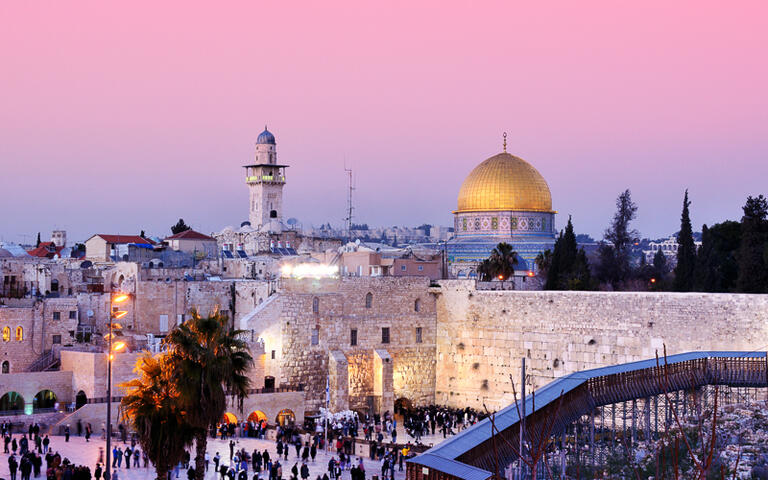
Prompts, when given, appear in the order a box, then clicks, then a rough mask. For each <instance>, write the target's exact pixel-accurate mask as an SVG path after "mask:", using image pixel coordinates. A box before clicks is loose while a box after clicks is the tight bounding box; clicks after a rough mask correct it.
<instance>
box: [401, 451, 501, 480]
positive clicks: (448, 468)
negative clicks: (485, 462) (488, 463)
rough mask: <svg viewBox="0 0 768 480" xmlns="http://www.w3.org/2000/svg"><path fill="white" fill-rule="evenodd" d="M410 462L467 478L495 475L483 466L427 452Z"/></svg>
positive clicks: (468, 479)
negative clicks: (475, 465)
mask: <svg viewBox="0 0 768 480" xmlns="http://www.w3.org/2000/svg"><path fill="white" fill-rule="evenodd" d="M409 462H410V463H415V464H417V465H422V466H424V467H428V468H434V469H435V470H439V471H441V472H447V473H450V474H451V475H453V476H456V477H459V478H463V479H465V480H486V479H487V478H490V477H492V476H493V474H492V473H491V472H489V471H487V470H483V469H482V468H477V467H473V466H472V465H467V464H466V463H461V462H457V461H456V460H451V459H447V458H443V457H439V456H437V455H432V454H430V453H428V452H425V453H423V454H421V455H419V456H418V457H416V458H414V459H412V460H409Z"/></svg>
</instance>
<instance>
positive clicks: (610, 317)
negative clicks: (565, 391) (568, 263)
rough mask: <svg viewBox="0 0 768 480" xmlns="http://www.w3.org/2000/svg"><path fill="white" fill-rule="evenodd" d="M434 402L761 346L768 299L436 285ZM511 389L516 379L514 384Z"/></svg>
mask: <svg viewBox="0 0 768 480" xmlns="http://www.w3.org/2000/svg"><path fill="white" fill-rule="evenodd" d="M440 284H441V286H442V288H440V292H441V293H440V294H439V295H438V300H437V309H438V313H437V332H438V334H437V365H438V367H437V375H436V379H437V383H436V394H435V395H436V400H437V402H438V403H445V404H449V405H454V406H460V407H463V406H467V405H470V406H473V407H476V408H481V407H482V403H483V401H485V402H486V403H487V404H488V407H489V408H499V407H502V406H505V405H508V404H509V403H510V402H511V401H512V388H511V385H510V378H509V376H510V375H512V377H513V379H514V381H515V382H519V378H520V363H521V361H520V359H521V358H522V357H526V359H527V360H526V363H527V367H528V372H527V373H528V380H527V384H528V385H529V389H530V388H531V387H532V388H534V389H535V388H538V387H541V386H543V385H545V384H546V383H548V382H549V381H551V380H552V379H553V378H557V377H560V376H563V375H566V374H568V373H572V372H575V371H578V370H585V369H590V368H597V367H603V366H607V365H614V364H618V363H625V362H631V361H635V360H641V359H647V358H653V357H654V355H655V353H656V351H659V353H660V354H661V353H662V352H663V347H664V345H665V344H666V347H667V353H668V354H674V353H681V352H687V351H694V350H746V351H751V350H763V351H764V350H766V349H768V295H741V294H704V293H651V292H544V291H541V292H515V291H504V292H494V291H478V290H476V289H475V288H474V282H472V281H461V280H451V281H446V280H443V281H440ZM516 386H517V387H518V391H519V384H518V383H516Z"/></svg>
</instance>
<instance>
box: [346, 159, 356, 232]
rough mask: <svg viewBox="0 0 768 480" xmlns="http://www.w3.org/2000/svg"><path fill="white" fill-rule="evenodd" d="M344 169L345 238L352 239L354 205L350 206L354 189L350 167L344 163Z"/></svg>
mask: <svg viewBox="0 0 768 480" xmlns="http://www.w3.org/2000/svg"><path fill="white" fill-rule="evenodd" d="M344 171H345V172H346V173H347V216H346V218H345V219H344V223H345V224H346V225H345V227H346V229H347V240H348V241H351V240H352V212H353V211H354V209H355V208H354V207H353V206H352V192H353V191H354V190H355V186H354V183H353V181H352V169H351V168H347V166H346V165H344Z"/></svg>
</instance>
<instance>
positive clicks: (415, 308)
mask: <svg viewBox="0 0 768 480" xmlns="http://www.w3.org/2000/svg"><path fill="white" fill-rule="evenodd" d="M420 310H421V300H420V299H418V298H417V299H416V301H415V302H413V311H414V312H418V311H420Z"/></svg>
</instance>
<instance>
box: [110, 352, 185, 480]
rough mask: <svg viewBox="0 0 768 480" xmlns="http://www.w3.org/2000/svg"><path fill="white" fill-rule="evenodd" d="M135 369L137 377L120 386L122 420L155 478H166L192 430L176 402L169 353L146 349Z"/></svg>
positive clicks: (183, 449) (179, 456) (183, 450)
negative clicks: (152, 467)
mask: <svg viewBox="0 0 768 480" xmlns="http://www.w3.org/2000/svg"><path fill="white" fill-rule="evenodd" d="M135 371H136V373H138V374H139V377H138V378H135V379H133V380H131V381H129V382H126V383H123V384H121V385H120V386H121V387H123V388H125V389H126V395H125V396H124V397H123V399H122V400H121V402H120V403H121V405H122V408H123V419H124V420H126V421H127V422H129V423H130V424H131V425H132V426H133V428H134V430H135V431H136V433H137V434H138V436H139V443H140V444H141V448H143V449H144V453H145V454H146V455H147V457H148V458H149V459H150V460H151V461H152V463H153V464H154V465H155V473H156V474H157V478H159V479H165V478H167V477H168V471H169V470H170V469H171V468H172V466H174V465H176V464H178V463H179V461H181V458H182V456H183V455H184V452H185V451H186V449H187V447H188V446H189V445H191V444H192V440H193V439H194V436H193V433H194V432H193V429H192V427H191V425H190V424H189V423H188V422H187V419H186V417H187V415H186V413H185V412H184V410H183V409H182V406H181V402H180V401H179V391H178V389H177V388H176V383H175V379H174V377H173V373H172V372H173V369H172V366H171V365H170V362H169V358H168V356H167V355H166V354H158V355H155V356H152V354H150V353H149V352H147V353H145V354H144V355H143V356H142V357H141V358H139V360H138V361H137V362H136V369H135Z"/></svg>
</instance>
